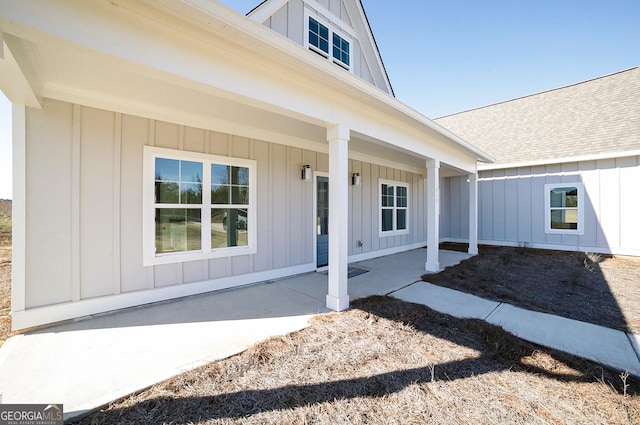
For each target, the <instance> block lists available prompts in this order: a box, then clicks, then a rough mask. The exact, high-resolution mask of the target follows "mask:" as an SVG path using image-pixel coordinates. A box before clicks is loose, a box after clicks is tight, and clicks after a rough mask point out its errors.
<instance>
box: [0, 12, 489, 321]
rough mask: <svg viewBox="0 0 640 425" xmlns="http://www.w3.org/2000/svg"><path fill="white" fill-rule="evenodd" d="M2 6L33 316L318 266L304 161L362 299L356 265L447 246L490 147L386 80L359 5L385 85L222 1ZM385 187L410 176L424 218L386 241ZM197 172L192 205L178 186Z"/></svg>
mask: <svg viewBox="0 0 640 425" xmlns="http://www.w3.org/2000/svg"><path fill="white" fill-rule="evenodd" d="M307 3H309V4H314V3H315V2H307ZM307 3H305V4H307ZM334 3H335V2H333V1H332V2H331V5H333V4H334ZM0 4H1V5H2V7H1V8H0V10H2V16H1V17H0V28H1V29H2V40H3V44H2V46H3V50H4V55H3V57H4V59H0V71H2V72H0V88H2V89H3V91H5V93H7V94H8V95H9V99H10V100H11V101H12V103H13V111H14V116H13V126H14V131H13V147H14V148H13V152H14V164H13V165H14V220H15V221H14V223H15V226H14V267H13V269H14V270H13V272H14V274H13V285H12V322H13V327H14V328H16V329H20V328H26V327H31V326H37V325H42V324H46V323H51V322H55V321H60V320H65V319H70V318H75V317H80V316H85V315H90V314H94V313H99V312H104V311H109V310H114V309H119V308H125V307H130V306H135V305H140V304H144V303H149V302H155V301H161V300H166V299H171V298H176V297H181V296H186V295H193V294H198V293H203V292H208V291H213V290H218V289H223V288H229V287H234V286H238V285H243V284H248V283H253V282H260V281H265V280H269V279H275V278H279V277H284V276H290V275H294V274H297V273H303V272H309V271H313V270H315V269H316V260H315V258H314V249H315V247H314V244H313V241H314V232H315V231H316V226H315V223H314V220H315V217H314V190H313V184H311V183H310V182H306V181H303V180H301V178H300V171H301V167H302V166H303V165H310V166H311V168H312V170H313V171H315V172H319V173H326V174H328V175H329V178H330V187H331V190H330V195H331V196H333V197H334V198H331V200H330V205H336V206H339V207H336V208H331V207H330V208H329V219H330V220H329V226H332V223H333V226H334V227H330V234H331V235H334V237H332V238H330V240H329V243H330V246H329V255H330V260H329V278H328V283H329V285H328V286H329V291H328V296H327V304H328V305H330V306H331V307H332V308H334V309H337V310H340V309H343V308H345V306H346V305H348V294H347V286H346V282H347V273H346V265H347V263H348V262H349V261H354V260H361V259H366V258H373V257H376V256H380V255H386V254H390V253H394V252H401V251H404V250H408V249H412V248H416V247H424V246H425V245H426V244H427V243H429V244H430V245H431V244H433V245H431V246H437V238H436V237H437V223H438V218H439V216H438V214H437V213H433V214H431V213H429V211H434V212H435V211H437V208H436V207H437V202H438V195H437V192H438V188H439V182H440V177H439V176H440V175H443V176H447V175H465V176H474V175H475V173H476V163H477V160H478V159H480V160H485V161H486V160H489V159H490V158H488V157H487V156H486V155H484V154H483V153H482V152H481V151H479V150H478V149H476V148H475V147H473V146H471V145H470V144H468V143H466V142H465V141H464V140H462V139H460V138H459V137H457V136H455V135H453V134H452V133H450V132H448V131H447V130H445V129H443V128H442V127H441V126H440V125H438V124H435V123H433V122H432V121H430V120H428V119H427V118H425V117H424V116H422V115H420V114H419V113H417V112H415V111H413V110H412V109H411V108H409V107H407V106H406V105H404V104H402V103H400V102H399V101H397V100H396V99H394V98H393V96H392V95H391V94H390V85H388V81H387V83H384V80H383V81H382V86H378V87H376V85H378V84H379V81H378V79H377V77H375V75H376V73H378V74H381V73H383V74H384V76H385V78H386V73H384V69H383V68H381V67H380V66H381V62H380V64H379V67H378V68H379V69H377V70H376V62H375V60H377V59H375V58H374V61H373V62H371V60H372V59H371V58H370V57H369V56H370V54H368V53H366V52H367V51H370V50H373V49H375V47H372V46H370V45H369V44H370V43H371V37H369V35H367V33H366V32H365V35H364V36H362V35H361V32H360V31H361V29H360V27H365V26H366V27H368V23H366V21H363V22H360V23H357V21H358V20H362V19H363V17H364V12H363V11H358V13H356V14H355V15H354V12H353V11H352V9H353V10H357V9H358V8H360V3H359V2H357V1H353V0H351V1H345V2H344V6H341V10H342V9H345V10H346V11H347V13H348V14H349V22H350V23H351V24H352V25H353V30H354V32H356V33H357V34H356V35H357V37H354V38H351V40H352V42H353V40H355V39H356V38H357V39H358V43H359V46H360V49H361V50H362V52H365V53H362V54H361V55H359V56H360V57H361V58H362V59H361V60H362V61H363V62H364V61H368V62H367V63H368V64H369V65H368V66H369V68H370V70H371V75H372V76H374V78H373V80H371V79H369V81H366V80H363V79H362V78H360V77H359V76H358V75H357V73H356V67H352V70H347V69H345V67H344V66H341V64H336V63H334V62H333V61H330V60H326V58H323V57H321V56H319V55H317V54H316V53H314V52H310V51H309V49H308V48H306V47H305V46H303V45H300V44H298V43H295V42H293V41H291V40H289V39H287V38H285V37H282V35H280V34H278V33H277V32H275V31H273V30H271V29H269V28H267V27H265V26H264V25H263V24H262V23H257V22H255V21H253V20H252V19H250V18H247V17H244V16H241V15H239V14H237V13H235V12H233V11H231V10H229V9H227V8H226V7H224V6H222V5H220V4H218V3H216V2H213V1H209V0H184V1H182V2H176V1H172V0H154V1H151V0H149V1H144V0H143V1H129V0H127V1H124V0H123V1H95V2H76V1H70V0H60V1H56V2H40V3H32V2H12V1H1V2H0ZM268 4H269V3H265V4H264V5H263V7H266V6H268ZM331 5H329V7H328V8H329V9H331V8H332V7H333V6H331ZM281 7H282V6H281ZM281 7H279V8H278V9H280V8H281ZM354 8H355V9H354ZM331 10H333V9H331ZM332 13H333V12H332ZM341 13H342V12H341ZM269 19H270V18H269ZM347 34H348V33H347ZM132 40H135V42H132ZM343 47H344V46H343ZM343 53H344V52H343ZM376 54H377V53H376ZM342 58H343V59H344V58H345V56H342ZM378 58H379V56H378ZM342 65H344V64H342ZM352 71H353V72H352ZM363 75H364V74H363ZM16 79H18V80H20V81H19V84H18V85H14V80H16ZM372 82H373V83H375V84H376V85H374V84H372ZM154 161H155V162H154ZM159 164H165V165H167V164H168V165H167V167H168V168H166V169H164V168H162V167H164V165H159ZM173 166H175V167H177V168H176V170H183V171H184V170H187V171H184V172H183V171H179V172H178V174H176V176H177V177H176V176H174V177H168V176H171V173H172V171H170V169H171V167H173ZM220 169H222V170H227V171H224V172H225V173H227V172H228V173H229V174H228V175H227V177H228V180H225V179H226V178H227V177H225V178H224V179H222V178H220V176H219V175H217V174H216V173H217V171H216V170H220ZM167 170H169V171H167ZM188 170H200V171H198V172H196V171H193V172H192V174H189V173H190V172H188ZM354 172H358V173H360V175H361V178H362V184H361V185H360V186H352V185H351V173H354ZM200 173H203V174H200ZM426 175H429V176H430V177H429V178H426V179H425V176H426ZM242 176H244V177H242ZM381 181H392V182H397V183H399V184H401V185H404V186H405V187H407V189H408V190H407V192H408V193H409V195H408V196H409V201H408V203H407V205H408V207H407V212H401V213H402V214H404V217H405V218H406V219H407V223H406V227H407V228H406V229H404V230H405V231H401V232H393V231H391V232H387V233H385V234H383V235H382V236H381V235H380V233H381V232H380V226H381V224H380V220H381V218H380V217H381V215H382V212H381V210H380V207H379V202H380V201H379V199H380V190H381V189H380V188H381V186H380V182H381ZM183 184H184V185H185V186H184V187H185V188H188V189H185V190H186V191H185V192H184V196H185V198H184V199H191V201H186V200H185V201H184V202H183V201H182V200H181V199H183V198H175V200H173V201H164V200H160V198H161V197H162V198H163V199H164V196H165V195H167V196H169V197H171V196H174V195H172V193H173V192H171V191H172V190H173V189H171V187H173V186H172V185H175V186H176V187H180V188H181V189H180V192H179V193H181V195H180V197H182V196H183V195H182V194H183V192H182V190H183V189H182V187H183V186H181V185H183ZM209 185H211V194H208V191H209V189H208V186H209ZM189 191H191V192H189ZM243 193H244V194H246V195H243ZM160 194H162V195H160ZM220 194H224V197H223V198H220ZM176 196H177V195H176ZM194 196H195V198H194ZM236 196H239V197H240V198H236ZM194 199H196V200H195V201H194ZM221 199H222V200H221ZM225 199H226V200H225ZM163 202H167V203H163ZM169 210H170V211H169ZM394 211H395V210H394ZM202 212H204V214H202ZM168 213H170V214H172V215H171V217H173V218H170V219H169V221H168V222H165V221H162V220H164V218H163V217H165V215H166V214H168ZM222 213H224V214H222ZM154 214H155V217H156V221H155V227H154V221H153V217H154ZM196 214H197V215H196ZM345 216H348V217H349V220H348V221H347V220H344V217H345ZM167 217H168V216H167ZM180 217H182V218H180ZM196 217H197V218H196ZM201 219H202V220H201ZM200 220H201V221H200ZM231 220H233V221H231ZM165 223H166V224H165ZM230 223H233V224H230ZM394 223H395V222H394ZM403 225H404V224H403ZM158 226H160V228H158ZM431 228H435V229H436V230H435V231H430V230H429V229H431ZM166 229H169V230H166ZM194 229H196V230H194ZM394 229H395V227H394ZM164 232H168V233H164ZM209 232H210V233H211V241H208V240H207V238H209V236H208V233H209ZM214 234H215V235H218V236H216V237H214ZM220 234H222V235H223V238H222V239H220V237H219V235H220ZM433 238H436V239H434V240H431V239H433ZM154 240H155V247H154ZM430 240H431V241H430ZM194 241H195V242H194ZM203 241H204V242H203ZM169 242H170V248H171V250H173V251H171V252H169V251H166V250H164V249H165V244H166V243H169ZM359 242H362V244H360V243H359ZM194 243H195V245H193V244H194ZM181 244H183V245H181ZM174 245H175V246H174ZM176 246H177V247H178V248H176ZM194 247H196V248H194ZM201 247H205V249H203V248H201ZM154 249H155V254H154ZM209 249H211V250H210V251H208V250H209ZM429 252H430V254H428V255H431V256H432V257H431V258H429V257H428V258H427V262H429V261H431V264H432V265H436V266H437V249H436V250H429Z"/></svg>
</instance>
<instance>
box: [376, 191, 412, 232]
mask: <svg viewBox="0 0 640 425" xmlns="http://www.w3.org/2000/svg"><path fill="white" fill-rule="evenodd" d="M379 187H380V192H379V200H380V203H379V208H380V218H379V223H380V227H379V229H380V232H379V236H380V237H384V236H397V235H405V234H407V233H408V232H409V216H408V214H409V186H408V185H407V184H406V183H400V182H394V181H390V180H382V179H380V180H379Z"/></svg>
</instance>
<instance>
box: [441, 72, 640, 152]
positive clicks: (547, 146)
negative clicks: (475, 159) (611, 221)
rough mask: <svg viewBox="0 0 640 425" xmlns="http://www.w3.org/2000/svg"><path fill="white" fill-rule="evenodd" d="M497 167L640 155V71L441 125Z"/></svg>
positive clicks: (463, 114) (497, 106) (509, 103)
mask: <svg viewBox="0 0 640 425" xmlns="http://www.w3.org/2000/svg"><path fill="white" fill-rule="evenodd" d="M435 121H436V122H437V123H438V124H440V125H442V126H444V127H445V128H447V129H449V130H451V131H452V132H453V133H455V134H457V135H459V136H461V137H463V138H464V139H465V140H467V141H468V142H469V143H471V144H474V145H476V146H477V147H479V148H480V149H482V150H483V151H485V152H487V153H488V154H489V155H492V156H493V157H494V158H495V160H496V164H508V163H520V162H529V161H540V160H552V159H558V158H566V157H576V156H584V155H595V154H603V153H609V152H619V151H628V150H638V149H640V67H635V68H631V69H628V70H625V71H621V72H618V73H615V74H611V75H607V76H604V77H600V78H595V79H593V80H589V81H585V82H582V83H578V84H574V85H571V86H567V87H562V88H559V89H555V90H549V91H546V92H542V93H538V94H534V95H531V96H526V97H522V98H518V99H514V100H510V101H506V102H502V103H497V104H494V105H489V106H485V107H482V108H478V109H472V110H469V111H465V112H460V113H457V114H453V115H448V116H445V117H442V118H438V119H436V120H435Z"/></svg>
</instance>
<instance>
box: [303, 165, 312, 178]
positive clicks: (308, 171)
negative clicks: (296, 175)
mask: <svg viewBox="0 0 640 425" xmlns="http://www.w3.org/2000/svg"><path fill="white" fill-rule="evenodd" d="M311 174H312V173H311V165H308V164H307V165H303V166H302V173H301V177H302V180H304V181H306V182H310V181H311V179H312V175H311Z"/></svg>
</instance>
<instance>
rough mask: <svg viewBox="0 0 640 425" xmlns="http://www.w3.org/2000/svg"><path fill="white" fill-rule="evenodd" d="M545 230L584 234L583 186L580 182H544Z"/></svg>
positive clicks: (547, 231) (548, 231)
mask: <svg viewBox="0 0 640 425" xmlns="http://www.w3.org/2000/svg"><path fill="white" fill-rule="evenodd" d="M544 190H545V232H546V233H565V234H575V235H582V234H584V203H585V199H584V186H583V185H582V183H554V184H546V185H545V186H544Z"/></svg>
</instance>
